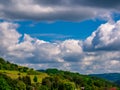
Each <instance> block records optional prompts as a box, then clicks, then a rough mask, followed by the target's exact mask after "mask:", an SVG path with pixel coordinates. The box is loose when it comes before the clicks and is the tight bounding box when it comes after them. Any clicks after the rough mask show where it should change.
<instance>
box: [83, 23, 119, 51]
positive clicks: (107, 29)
mask: <svg viewBox="0 0 120 90" xmlns="http://www.w3.org/2000/svg"><path fill="white" fill-rule="evenodd" d="M119 36H120V21H117V22H116V23H106V24H102V25H101V26H100V27H99V28H98V29H97V30H96V31H94V32H93V33H92V35H91V36H89V37H88V38H87V39H86V40H85V42H84V47H85V49H86V50H88V49H91V50H120V48H119V46H120V37H119Z"/></svg>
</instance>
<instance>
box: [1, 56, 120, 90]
mask: <svg viewBox="0 0 120 90" xmlns="http://www.w3.org/2000/svg"><path fill="white" fill-rule="evenodd" d="M81 88H85V90H110V88H115V89H116V90H120V87H118V86H117V85H115V84H114V83H111V82H109V81H107V80H104V79H100V78H97V77H91V76H88V75H81V74H79V73H72V72H69V71H62V70H57V69H47V70H38V71H36V70H34V69H31V68H28V67H23V66H19V65H16V64H13V63H10V62H8V61H5V60H4V59H2V58H0V90H81Z"/></svg>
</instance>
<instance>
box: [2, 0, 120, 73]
mask: <svg viewBox="0 0 120 90" xmlns="http://www.w3.org/2000/svg"><path fill="white" fill-rule="evenodd" d="M44 2H45V1H43V3H44ZM24 3H25V2H24ZM26 3H27V2H26ZM61 3H62V2H61ZM66 3H67V2H66ZM4 4H6V3H5V2H4ZM48 4H50V3H49V2H48ZM50 5H51V4H50ZM18 27H19V25H18V24H15V23H11V22H1V23H0V56H2V57H4V58H6V59H7V60H9V61H12V62H15V63H18V64H23V65H28V66H30V67H35V68H36V69H40V68H41V69H42V68H48V67H49V68H51V67H56V68H59V69H66V70H72V71H78V72H80V73H93V72H94V73H102V72H120V70H119V68H120V48H119V46H120V37H119V36H120V21H117V22H116V23H105V24H102V25H101V26H99V27H98V29H97V30H96V31H94V32H93V33H92V35H91V36H89V37H88V38H86V39H85V40H84V41H83V40H74V39H69V40H65V41H61V42H57V43H56V42H53V43H52V42H48V41H44V40H39V39H36V38H32V37H30V36H29V35H27V34H24V35H22V34H20V33H19V32H18V31H17V28H18Z"/></svg>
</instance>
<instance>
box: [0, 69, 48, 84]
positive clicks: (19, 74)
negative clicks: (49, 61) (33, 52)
mask: <svg viewBox="0 0 120 90" xmlns="http://www.w3.org/2000/svg"><path fill="white" fill-rule="evenodd" d="M0 73H4V74H6V75H7V76H9V77H11V78H12V79H17V78H18V77H23V76H26V75H28V74H27V73H25V72H19V71H10V70H0ZM28 76H30V78H31V82H32V83H34V81H33V78H34V76H37V78H38V82H40V83H41V82H42V79H43V78H45V77H48V75H47V74H46V73H41V72H40V74H39V75H28Z"/></svg>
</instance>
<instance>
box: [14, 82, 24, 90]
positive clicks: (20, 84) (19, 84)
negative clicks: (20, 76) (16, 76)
mask: <svg viewBox="0 0 120 90" xmlns="http://www.w3.org/2000/svg"><path fill="white" fill-rule="evenodd" d="M16 87H17V88H18V90H26V85H25V83H24V82H23V81H20V80H19V81H18V82H17V84H16Z"/></svg>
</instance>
